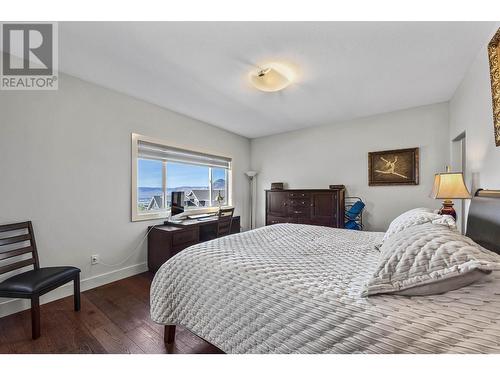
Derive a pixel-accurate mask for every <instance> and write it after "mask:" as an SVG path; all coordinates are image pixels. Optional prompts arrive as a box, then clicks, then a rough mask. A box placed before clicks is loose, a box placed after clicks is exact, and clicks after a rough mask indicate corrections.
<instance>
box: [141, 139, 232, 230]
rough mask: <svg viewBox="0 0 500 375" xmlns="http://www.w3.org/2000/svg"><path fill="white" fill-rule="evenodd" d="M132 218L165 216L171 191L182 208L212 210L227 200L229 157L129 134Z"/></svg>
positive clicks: (228, 190)
mask: <svg viewBox="0 0 500 375" xmlns="http://www.w3.org/2000/svg"><path fill="white" fill-rule="evenodd" d="M132 156H133V163H132V220H133V221H137V220H147V219H157V218H162V217H166V216H167V215H168V214H169V213H170V207H171V197H172V192H183V193H184V209H185V210H197V211H200V212H203V211H213V210H214V209H215V207H218V206H219V204H220V205H221V206H224V205H228V204H230V202H231V200H230V189H229V171H230V166H231V159H229V158H226V157H220V156H214V155H208V154H202V153H198V152H194V151H188V150H183V149H179V148H175V147H171V146H168V145H166V144H163V143H161V142H159V141H154V140H151V139H150V138H147V137H143V136H140V135H137V134H133V135H132Z"/></svg>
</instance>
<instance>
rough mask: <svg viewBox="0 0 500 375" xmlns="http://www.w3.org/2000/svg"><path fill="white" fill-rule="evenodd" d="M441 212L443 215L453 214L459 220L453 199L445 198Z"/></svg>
mask: <svg viewBox="0 0 500 375" xmlns="http://www.w3.org/2000/svg"><path fill="white" fill-rule="evenodd" d="M439 213H440V214H441V215H450V216H452V217H453V218H454V219H455V220H457V213H456V211H455V209H454V208H453V202H452V201H451V200H445V201H444V202H443V207H441V209H440V210H439Z"/></svg>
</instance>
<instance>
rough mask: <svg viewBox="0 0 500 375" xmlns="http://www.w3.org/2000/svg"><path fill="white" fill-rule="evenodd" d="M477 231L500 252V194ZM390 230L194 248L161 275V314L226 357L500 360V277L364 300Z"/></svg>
mask: <svg viewBox="0 0 500 375" xmlns="http://www.w3.org/2000/svg"><path fill="white" fill-rule="evenodd" d="M498 196H499V195H498V194H497V195H482V194H481V193H480V194H479V195H478V196H476V197H475V198H474V199H473V202H472V205H471V209H470V214H469V224H468V227H469V229H468V232H467V235H468V236H470V237H471V238H473V239H476V240H477V242H478V243H480V244H481V245H483V246H485V247H487V248H489V249H490V250H493V251H496V252H500V248H499V247H498V246H499V244H500V238H499V237H500V219H499V218H498V215H499V212H500V199H499V198H498ZM382 236H383V233H378V232H357V231H349V230H344V229H333V228H326V227H319V226H310V225H300V224H277V225H272V226H267V227H263V228H259V229H256V230H254V231H249V232H244V233H240V234H236V235H232V236H228V237H223V238H220V239H217V240H214V241H209V242H205V243H200V244H198V245H195V246H192V247H190V248H189V249H186V250H184V251H182V252H181V253H179V254H178V255H176V256H175V257H173V258H171V259H170V260H169V261H168V262H166V263H165V264H164V265H163V266H162V267H161V268H160V269H159V271H158V272H157V274H156V275H155V278H154V280H153V283H152V287H151V316H152V319H153V320H154V321H155V322H157V323H159V324H163V325H165V326H166V327H167V328H166V331H165V333H166V341H167V342H170V341H172V340H173V335H174V333H175V331H174V329H173V328H174V327H175V326H176V325H180V326H184V327H185V328H187V329H188V330H190V331H191V332H193V333H194V334H196V335H198V336H199V337H201V338H203V339H205V340H206V341H208V342H210V343H212V344H213V345H215V346H217V347H218V348H220V349H221V350H222V351H224V352H226V353H500V271H494V272H492V273H491V274H489V275H487V276H485V277H484V278H482V279H481V280H480V281H478V282H476V283H473V284H471V285H469V286H467V287H464V288H461V289H458V290H454V291H450V292H447V293H444V294H440V295H431V296H421V297H407V296H397V295H386V294H382V295H377V296H370V297H368V298H365V297H361V292H362V289H363V287H364V285H365V284H366V282H367V280H368V279H369V277H370V276H371V275H372V274H373V271H374V268H375V267H376V264H377V260H378V257H379V254H380V253H379V251H378V250H377V249H376V247H375V245H376V244H377V243H380V240H381V237H382Z"/></svg>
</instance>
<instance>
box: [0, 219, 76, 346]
mask: <svg viewBox="0 0 500 375" xmlns="http://www.w3.org/2000/svg"><path fill="white" fill-rule="evenodd" d="M9 232H10V233H9ZM28 254H29V258H28V257H27V255H28ZM16 259H17V260H16ZM31 265H33V267H34V269H33V270H30V271H26V272H23V273H20V274H17V275H14V276H12V277H9V278H8V279H6V280H4V281H2V282H0V297H6V298H27V299H31V332H32V337H33V339H37V338H38V337H40V296H41V295H43V294H45V293H47V292H50V291H51V290H53V289H55V288H57V287H59V286H61V285H63V284H66V283H68V282H70V281H73V284H74V300H75V311H80V269H78V268H76V267H44V268H40V264H39V262H38V253H37V251H36V243H35V233H34V232H33V226H32V224H31V221H26V222H24V223H17V224H7V225H0V275H3V274H5V273H8V272H11V271H14V270H17V269H20V268H24V267H26V266H31Z"/></svg>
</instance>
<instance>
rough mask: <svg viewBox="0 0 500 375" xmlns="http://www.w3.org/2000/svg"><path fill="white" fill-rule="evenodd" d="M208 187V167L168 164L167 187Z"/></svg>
mask: <svg viewBox="0 0 500 375" xmlns="http://www.w3.org/2000/svg"><path fill="white" fill-rule="evenodd" d="M179 186H196V187H201V186H204V187H208V167H202V166H200V165H189V164H179V163H168V164H167V188H176V187H179Z"/></svg>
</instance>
